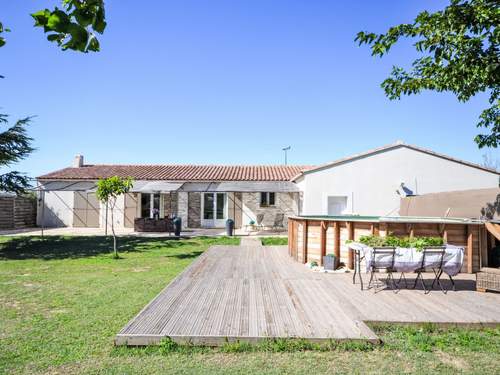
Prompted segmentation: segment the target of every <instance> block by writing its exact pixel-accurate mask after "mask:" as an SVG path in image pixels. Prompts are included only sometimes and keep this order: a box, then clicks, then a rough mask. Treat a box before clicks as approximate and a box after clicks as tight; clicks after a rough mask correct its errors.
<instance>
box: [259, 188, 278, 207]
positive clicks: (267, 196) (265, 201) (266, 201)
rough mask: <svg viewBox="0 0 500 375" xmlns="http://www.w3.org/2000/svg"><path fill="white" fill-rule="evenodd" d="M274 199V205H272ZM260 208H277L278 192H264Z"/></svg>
mask: <svg viewBox="0 0 500 375" xmlns="http://www.w3.org/2000/svg"><path fill="white" fill-rule="evenodd" d="M271 197H272V203H271ZM260 207H276V192H274V191H262V192H261V193H260Z"/></svg>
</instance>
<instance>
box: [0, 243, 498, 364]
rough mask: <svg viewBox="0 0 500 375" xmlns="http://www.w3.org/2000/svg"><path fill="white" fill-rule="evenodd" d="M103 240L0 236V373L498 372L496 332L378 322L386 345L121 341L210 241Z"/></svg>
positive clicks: (493, 330)
mask: <svg viewBox="0 0 500 375" xmlns="http://www.w3.org/2000/svg"><path fill="white" fill-rule="evenodd" d="M237 241H238V239H235V238H219V239H208V238H199V239H191V240H182V241H169V240H165V239H151V238H122V239H120V240H119V243H120V246H121V248H122V252H121V257H122V258H121V259H119V260H113V259H112V257H111V254H110V253H109V248H110V246H111V242H110V241H109V240H106V239H105V238H103V237H50V238H46V239H44V240H41V239H40V238H27V237H18V238H5V237H4V238H0V373H5V374H16V373H50V374H71V373H75V374H76V373H78V374H81V373H84V374H98V373H99V374H102V373H105V374H108V373H109V374H160V373H177V374H186V373H200V374H201V373H203V374H220V373H222V374H246V373H256V374H257V373H259V374H260V373H267V374H282V373H288V374H312V373H325V374H326V373H329V374H331V373H345V372H354V373H360V374H363V373H387V374H389V373H390V374H393V373H404V372H406V373H408V372H414V373H433V372H438V371H439V372H440V373H443V374H457V373H477V374H486V373H498V363H499V361H500V329H499V328H495V329H483V330H465V329H450V330H442V329H437V328H435V327H433V326H424V327H420V328H419V327H397V326H378V327H375V329H376V330H377V332H378V333H379V335H380V336H381V337H382V339H383V340H384V343H385V345H383V346H380V347H371V346H367V345H352V344H347V345H341V346H339V347H336V348H334V349H333V350H331V348H329V350H308V349H309V346H308V345H307V344H304V343H301V342H274V343H267V344H263V345H261V346H259V347H258V348H251V347H247V346H245V345H241V344H240V345H227V346H226V347H222V348H219V349H210V348H191V347H187V348H186V347H178V346H176V345H172V344H171V343H169V342H168V341H166V342H165V343H164V344H163V345H161V346H157V347H148V348H126V347H120V348H115V347H114V346H113V337H114V335H115V334H116V333H117V332H118V331H119V330H120V329H121V328H122V327H123V326H124V325H125V323H126V322H127V321H128V320H129V319H130V318H132V317H133V316H134V315H135V314H136V313H137V312H138V311H139V310H140V309H141V308H142V307H143V306H144V305H145V304H146V303H147V302H149V301H150V300H151V299H152V298H153V297H154V296H155V295H156V294H157V293H158V292H159V291H160V290H161V289H162V288H163V287H164V286H165V285H166V284H167V283H168V282H169V281H170V280H171V279H172V278H173V277H175V276H176V275H177V274H178V273H179V272H180V271H181V270H182V269H183V268H185V267H186V266H187V265H188V264H189V263H190V262H191V261H192V260H193V259H194V258H195V257H197V256H198V255H199V254H201V253H202V252H203V251H204V250H206V249H207V248H208V246H210V245H211V244H235V243H237Z"/></svg>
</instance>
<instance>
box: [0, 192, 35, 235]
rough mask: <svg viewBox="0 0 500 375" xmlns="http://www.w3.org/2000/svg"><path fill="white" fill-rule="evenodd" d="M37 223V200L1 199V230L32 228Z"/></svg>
mask: <svg viewBox="0 0 500 375" xmlns="http://www.w3.org/2000/svg"><path fill="white" fill-rule="evenodd" d="M35 222H36V199H34V198H31V197H0V229H18V228H30V227H34V226H35V225H36V224H35Z"/></svg>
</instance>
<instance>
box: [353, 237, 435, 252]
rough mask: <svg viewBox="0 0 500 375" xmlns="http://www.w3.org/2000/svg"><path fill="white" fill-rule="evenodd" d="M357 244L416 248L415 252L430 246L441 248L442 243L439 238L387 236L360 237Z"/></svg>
mask: <svg viewBox="0 0 500 375" xmlns="http://www.w3.org/2000/svg"><path fill="white" fill-rule="evenodd" d="M359 242H361V243H362V244H365V245H367V246H370V247H383V246H391V247H404V248H412V247H413V248H416V249H417V250H422V249H423V248H425V247H430V246H442V245H443V244H444V241H443V239H442V238H441V237H402V238H399V237H395V236H393V235H389V236H386V237H380V236H361V237H360V238H359Z"/></svg>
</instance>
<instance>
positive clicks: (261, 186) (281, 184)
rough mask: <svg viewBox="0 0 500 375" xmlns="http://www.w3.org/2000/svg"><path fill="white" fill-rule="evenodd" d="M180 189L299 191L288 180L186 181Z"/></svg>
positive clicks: (246, 191) (207, 190) (193, 190)
mask: <svg viewBox="0 0 500 375" xmlns="http://www.w3.org/2000/svg"><path fill="white" fill-rule="evenodd" d="M180 191H188V192H242V193H258V192H276V193H295V192H299V188H298V186H297V185H296V184H294V183H293V182H289V181H224V182H186V183H185V184H184V185H183V186H182V188H181V189H180Z"/></svg>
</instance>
